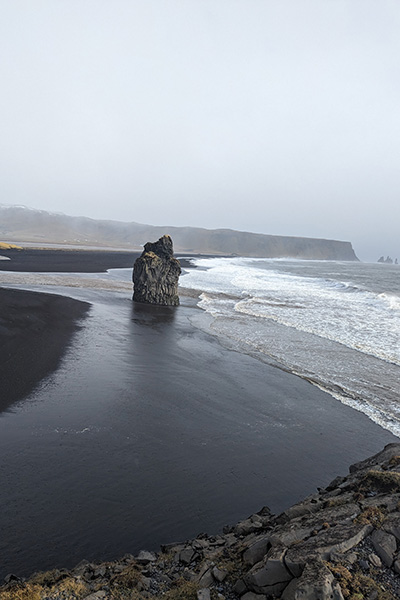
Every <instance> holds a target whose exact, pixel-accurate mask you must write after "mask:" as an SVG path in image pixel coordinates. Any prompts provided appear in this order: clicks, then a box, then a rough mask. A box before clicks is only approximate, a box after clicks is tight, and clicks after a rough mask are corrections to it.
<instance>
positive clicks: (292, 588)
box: [281, 579, 299, 600]
mask: <svg viewBox="0 0 400 600" xmlns="http://www.w3.org/2000/svg"><path fill="white" fill-rule="evenodd" d="M298 581H299V580H298V579H292V581H291V582H290V583H289V585H287V586H286V587H285V589H284V590H283V592H282V596H281V600H295V593H296V590H297V584H298Z"/></svg>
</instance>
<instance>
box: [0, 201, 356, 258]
mask: <svg viewBox="0 0 400 600" xmlns="http://www.w3.org/2000/svg"><path fill="white" fill-rule="evenodd" d="M165 233H169V234H170V235H171V236H172V237H173V239H174V245H175V250H176V251H178V252H188V253H204V254H225V255H226V254H228V255H229V254H236V255H239V256H253V257H269V258H280V257H291V258H306V259H319V260H358V259H357V257H356V255H355V253H354V250H353V248H352V245H351V243H350V242H339V241H336V240H324V239H315V238H303V237H286V236H278V235H264V234H258V233H248V232H245V231H235V230H233V229H201V228H198V227H155V226H152V225H143V224H140V223H134V222H132V223H125V222H122V221H104V220H95V219H89V218H87V217H70V216H67V215H63V214H58V213H49V212H46V211H43V210H33V209H29V208H26V207H23V206H0V241H5V242H10V241H11V242H13V241H18V242H35V243H43V244H44V243H57V244H71V245H83V246H100V247H108V248H109V247H118V248H127V249H138V248H140V247H141V246H143V245H144V244H145V243H146V242H147V240H149V239H158V238H159V237H161V236H162V235H164V234H165Z"/></svg>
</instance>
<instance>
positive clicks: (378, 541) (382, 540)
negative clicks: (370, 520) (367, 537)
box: [371, 529, 397, 567]
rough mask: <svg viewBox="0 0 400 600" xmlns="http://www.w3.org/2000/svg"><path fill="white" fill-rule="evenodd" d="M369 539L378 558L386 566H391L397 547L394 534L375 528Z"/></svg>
mask: <svg viewBox="0 0 400 600" xmlns="http://www.w3.org/2000/svg"><path fill="white" fill-rule="evenodd" d="M371 539H372V544H373V546H374V548H375V551H376V553H377V554H378V556H379V558H380V559H381V560H382V561H383V562H384V563H385V565H386V566H387V567H391V566H392V564H393V561H394V555H395V553H396V549H397V544H396V538H395V537H394V535H392V534H391V533H386V531H381V530H380V529H376V530H375V531H373V532H372V536H371Z"/></svg>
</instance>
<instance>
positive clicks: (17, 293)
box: [0, 248, 188, 412]
mask: <svg viewBox="0 0 400 600" xmlns="http://www.w3.org/2000/svg"><path fill="white" fill-rule="evenodd" d="M1 255H2V256H6V257H8V258H9V259H10V260H1V261H0V271H17V272H32V273H100V272H105V271H106V270H107V269H113V268H127V267H131V266H132V265H133V263H134V261H135V260H136V258H137V257H138V256H139V255H140V253H139V252H120V251H108V250H104V251H103V250H69V249H63V250H58V249H36V248H35V249H30V248H27V249H23V250H1ZM181 264H182V266H183V267H184V266H185V265H187V264H188V263H187V261H185V260H184V259H183V260H181ZM89 307H90V305H89V304H85V303H81V302H78V301H76V300H73V299H71V298H68V297H64V296H56V295H52V294H43V293H35V292H28V291H23V290H10V289H7V288H0V412H1V411H3V410H5V409H6V408H7V407H9V406H11V405H12V404H13V403H14V402H17V401H19V400H21V399H22V398H23V397H24V396H26V395H27V394H29V393H30V392H31V391H32V390H33V389H34V388H35V386H36V385H37V384H38V383H39V382H40V381H41V379H43V377H45V376H46V375H48V374H49V373H51V372H52V371H54V370H55V369H56V368H57V366H58V364H59V361H60V359H61V358H62V356H63V354H64V353H65V350H66V348H67V347H68V344H69V342H70V340H71V338H72V336H73V334H74V332H75V331H76V329H77V327H79V325H78V323H79V320H80V319H81V318H82V317H84V315H85V314H86V312H87V310H88V309H89Z"/></svg>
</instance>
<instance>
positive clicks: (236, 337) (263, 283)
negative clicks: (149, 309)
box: [180, 257, 400, 436]
mask: <svg viewBox="0 0 400 600" xmlns="http://www.w3.org/2000/svg"><path fill="white" fill-rule="evenodd" d="M191 262H192V263H193V266H194V267H196V268H193V269H190V270H188V271H186V272H185V273H184V275H183V276H182V277H181V281H180V285H181V287H182V288H188V289H193V290H198V291H199V292H200V302H199V306H200V307H201V308H202V309H203V310H204V311H205V313H206V314H207V315H208V316H209V317H211V318H209V319H208V320H206V319H197V320H196V323H195V324H196V325H197V326H199V327H201V328H204V329H206V330H207V331H209V332H211V333H213V334H214V335H216V336H218V338H219V339H220V341H222V342H223V343H224V344H226V345H228V346H229V347H230V348H232V349H236V350H238V351H241V352H245V353H250V354H253V355H256V356H257V357H258V358H259V359H260V360H263V361H265V362H267V363H271V364H275V365H277V366H281V367H282V368H284V369H287V370H288V371H291V372H293V373H295V374H297V375H299V376H300V377H303V378H306V379H307V380H309V381H310V382H312V383H314V384H315V385H317V386H318V387H320V388H321V389H323V390H325V391H327V392H329V393H330V394H331V395H332V396H334V397H335V398H337V399H339V400H340V401H341V402H343V403H344V404H348V405H350V406H351V407H353V408H355V409H357V410H359V411H361V412H363V413H365V414H366V415H367V416H368V417H369V418H371V419H372V420H373V421H375V422H376V423H378V424H379V425H381V426H382V427H384V428H385V429H388V430H389V431H391V432H392V433H393V434H394V435H396V436H400V267H399V266H397V265H386V264H384V265H382V264H372V263H361V262H337V261H303V260H283V259H279V260H277V259H262V258H260V259H255V258H240V257H237V258H208V259H204V258H202V259H191Z"/></svg>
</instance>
